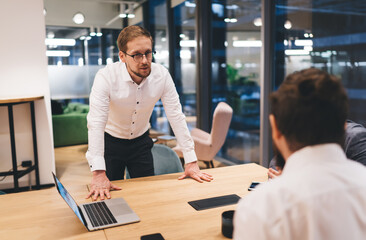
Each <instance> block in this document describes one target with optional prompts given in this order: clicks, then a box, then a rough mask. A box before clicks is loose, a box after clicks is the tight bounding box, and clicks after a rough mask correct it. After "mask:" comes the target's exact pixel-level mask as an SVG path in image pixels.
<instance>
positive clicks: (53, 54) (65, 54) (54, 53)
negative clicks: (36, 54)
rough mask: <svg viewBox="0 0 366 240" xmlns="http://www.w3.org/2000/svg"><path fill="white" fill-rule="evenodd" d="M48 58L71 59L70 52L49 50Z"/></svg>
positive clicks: (47, 52)
mask: <svg viewBox="0 0 366 240" xmlns="http://www.w3.org/2000/svg"><path fill="white" fill-rule="evenodd" d="M46 56H47V57H69V56H70V51H64V50H48V51H46Z"/></svg>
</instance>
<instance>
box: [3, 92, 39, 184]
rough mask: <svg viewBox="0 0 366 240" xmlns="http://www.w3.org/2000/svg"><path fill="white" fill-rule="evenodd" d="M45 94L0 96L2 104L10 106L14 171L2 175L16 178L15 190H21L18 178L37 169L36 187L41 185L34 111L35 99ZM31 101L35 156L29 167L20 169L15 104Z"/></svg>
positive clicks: (9, 115)
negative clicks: (3, 97)
mask: <svg viewBox="0 0 366 240" xmlns="http://www.w3.org/2000/svg"><path fill="white" fill-rule="evenodd" d="M43 98H44V97H43V96H33V97H19V98H7V99H1V98H0V106H7V107H8V117H9V133H10V144H11V156H12V164H13V169H12V171H7V172H0V176H10V175H12V176H13V178H14V190H15V191H18V190H19V183H18V179H19V178H21V177H23V176H24V175H26V174H28V173H30V172H31V171H35V173H36V174H35V175H36V187H37V188H39V187H40V181H39V167H38V148H37V134H36V117H35V112H34V101H36V100H40V99H43ZM23 103H29V106H30V111H31V121H32V137H33V157H34V163H33V164H32V165H31V166H29V167H27V168H26V169H25V170H18V162H17V156H16V147H15V131H14V117H13V106H14V105H17V104H23Z"/></svg>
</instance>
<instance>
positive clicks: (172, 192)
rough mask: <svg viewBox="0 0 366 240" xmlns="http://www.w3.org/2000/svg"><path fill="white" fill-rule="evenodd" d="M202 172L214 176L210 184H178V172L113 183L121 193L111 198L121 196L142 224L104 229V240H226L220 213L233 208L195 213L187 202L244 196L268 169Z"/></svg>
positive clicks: (252, 167)
mask: <svg viewBox="0 0 366 240" xmlns="http://www.w3.org/2000/svg"><path fill="white" fill-rule="evenodd" d="M204 171H205V172H207V173H210V174H212V175H213V177H214V180H213V181H212V182H210V183H208V182H205V183H198V182H196V181H194V180H192V179H185V180H181V181H180V180H177V178H178V177H179V176H180V175H181V174H180V173H176V174H167V175H160V176H153V177H145V178H137V179H128V180H122V181H115V182H114V183H115V184H116V185H118V186H120V187H122V190H121V191H113V192H112V197H123V198H124V199H125V200H126V201H127V202H128V204H129V205H130V206H131V208H132V209H133V210H134V211H135V212H136V213H137V215H138V216H139V217H140V219H141V221H140V222H138V223H133V224H129V225H124V226H119V227H115V228H109V229H106V230H104V231H105V235H106V237H107V239H111V240H113V239H131V240H133V239H136V240H139V239H140V237H141V236H142V235H145V234H152V233H158V232H159V233H161V234H162V235H163V236H164V238H165V239H175V240H177V239H226V238H225V237H224V236H223V235H222V234H221V213H222V212H224V211H226V210H233V209H235V207H236V205H229V206H224V207H218V208H213V209H208V210H203V211H196V210H195V209H194V208H192V207H191V206H190V205H189V204H188V203H187V202H189V201H193V200H199V199H203V198H209V197H217V196H221V195H228V194H237V195H239V196H240V197H244V196H245V195H246V194H248V193H249V192H248V190H247V189H248V187H249V185H250V183H251V181H266V180H267V179H268V177H267V169H266V168H264V167H261V166H259V165H257V164H245V165H237V166H230V167H222V168H214V169H207V170H204Z"/></svg>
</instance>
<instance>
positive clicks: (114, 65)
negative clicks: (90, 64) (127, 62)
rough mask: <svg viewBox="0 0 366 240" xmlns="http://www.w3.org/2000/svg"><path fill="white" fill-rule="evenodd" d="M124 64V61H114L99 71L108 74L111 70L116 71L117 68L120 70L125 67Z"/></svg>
mask: <svg viewBox="0 0 366 240" xmlns="http://www.w3.org/2000/svg"><path fill="white" fill-rule="evenodd" d="M123 64H124V63H122V62H114V63H110V64H107V65H106V66H105V67H103V68H101V69H99V71H98V73H102V74H108V73H111V72H115V71H116V70H119V71H120V70H121V69H122V67H123Z"/></svg>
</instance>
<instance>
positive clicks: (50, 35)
mask: <svg viewBox="0 0 366 240" xmlns="http://www.w3.org/2000/svg"><path fill="white" fill-rule="evenodd" d="M54 37H55V33H54V32H48V33H47V38H54Z"/></svg>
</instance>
